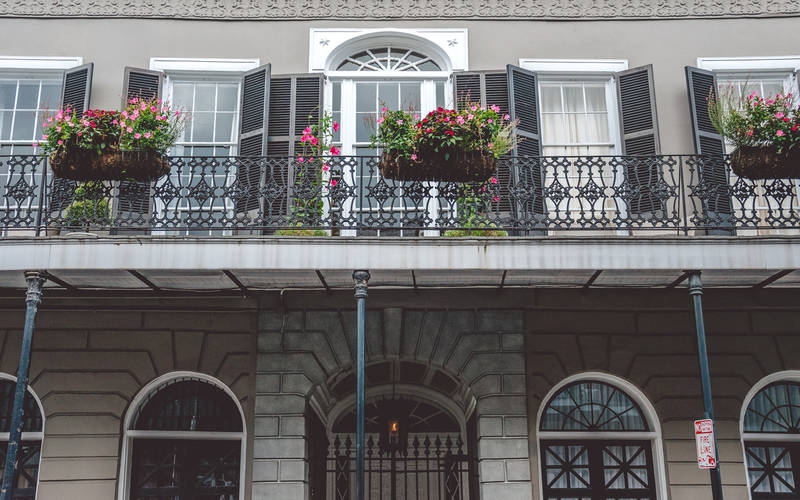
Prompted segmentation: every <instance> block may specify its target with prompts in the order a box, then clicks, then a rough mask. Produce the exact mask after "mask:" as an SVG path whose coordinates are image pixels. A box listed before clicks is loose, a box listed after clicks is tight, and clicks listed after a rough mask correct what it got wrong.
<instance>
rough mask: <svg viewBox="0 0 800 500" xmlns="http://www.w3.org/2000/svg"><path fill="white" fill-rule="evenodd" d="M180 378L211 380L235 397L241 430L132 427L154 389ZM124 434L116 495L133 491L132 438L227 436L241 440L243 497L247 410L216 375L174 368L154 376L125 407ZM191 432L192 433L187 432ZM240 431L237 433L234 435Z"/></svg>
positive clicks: (242, 490)
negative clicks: (211, 430) (178, 429)
mask: <svg viewBox="0 0 800 500" xmlns="http://www.w3.org/2000/svg"><path fill="white" fill-rule="evenodd" d="M180 378H196V379H200V380H203V381H205V382H208V383H210V384H212V385H214V386H216V387H219V388H220V389H222V390H223V391H225V393H226V394H227V395H228V396H229V397H230V398H231V399H232V400H233V402H234V403H235V404H236V408H238V409H239V416H240V417H241V418H242V432H241V433H238V432H192V431H189V432H186V431H163V432H161V431H137V430H134V429H130V427H131V425H132V423H133V422H132V419H133V416H134V415H135V414H136V412H137V411H138V410H139V407H140V406H141V405H142V403H143V402H144V401H145V399H146V398H147V397H148V396H149V395H150V394H151V393H152V392H153V391H156V390H158V388H159V387H161V386H162V385H164V384H166V383H168V382H169V381H170V380H174V379H180ZM122 429H123V431H122V432H123V436H122V447H121V450H120V467H119V480H118V482H117V484H118V487H117V499H118V500H127V498H128V497H129V493H130V472H129V469H130V466H131V454H132V452H133V444H132V443H133V439H134V438H137V437H138V438H141V437H147V438H148V439H224V440H237V439H238V440H240V441H241V444H242V445H241V456H240V459H239V500H244V498H245V489H246V481H245V479H246V472H247V422H246V420H245V416H244V410H243V409H242V405H241V403H240V402H239V398H237V397H236V395H235V394H234V393H233V391H232V390H231V389H230V387H228V386H227V385H226V384H225V383H223V382H222V381H221V380H219V379H218V378H216V377H212V376H211V375H207V374H205V373H200V372H192V371H185V370H180V371H173V372H169V373H165V374H163V375H161V376H159V377H156V378H155V379H153V380H151V381H150V382H149V383H148V384H146V385H145V386H144V387H142V389H140V390H139V392H138V393H136V396H134V397H133V399H132V400H131V403H130V405H128V408H127V410H126V411H125V418H124V419H123V427H122ZM188 434H191V436H188ZM234 435H238V437H234Z"/></svg>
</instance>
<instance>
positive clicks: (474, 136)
mask: <svg viewBox="0 0 800 500" xmlns="http://www.w3.org/2000/svg"><path fill="white" fill-rule="evenodd" d="M378 125H379V126H378V133H377V134H376V135H373V137H372V147H380V148H383V149H385V150H390V151H393V152H394V153H395V154H397V155H399V156H401V157H404V158H406V159H408V160H411V161H416V160H417V159H418V157H421V156H422V155H423V154H425V153H426V152H430V151H433V152H436V153H444V155H445V157H448V156H450V155H451V154H452V153H455V152H458V151H465V152H466V151H480V152H485V153H491V155H493V156H494V157H495V158H499V157H500V156H502V155H504V154H506V153H507V152H508V151H510V150H511V148H512V147H513V140H514V128H515V125H516V123H515V122H514V121H511V119H510V117H509V115H501V114H500V108H499V107H498V106H495V105H492V106H489V107H488V108H486V107H484V106H480V105H478V104H466V105H464V106H463V109H462V110H461V111H456V110H454V109H444V108H441V107H440V108H437V109H435V110H434V111H431V112H430V113H428V114H427V115H426V116H425V117H424V118H422V119H421V120H420V119H419V115H417V116H414V117H412V116H411V114H409V113H406V112H404V111H389V110H388V109H386V108H383V110H382V113H381V116H380V117H379V118H378Z"/></svg>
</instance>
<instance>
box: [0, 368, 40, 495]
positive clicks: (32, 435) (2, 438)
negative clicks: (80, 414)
mask: <svg viewBox="0 0 800 500" xmlns="http://www.w3.org/2000/svg"><path fill="white" fill-rule="evenodd" d="M0 379H2V380H8V381H10V382H13V383H14V384H16V383H17V377H15V376H14V375H11V374H9V373H3V372H0ZM28 393H30V395H31V396H33V400H34V401H36V405H37V406H38V407H39V414H40V415H41V416H42V431H41V432H22V433H20V439H19V440H20V442H22V441H39V446H40V448H39V449H40V453H39V472H38V473H37V475H36V489H35V492H34V497H33V498H34V500H35V499H37V498H39V483H41V481H40V480H39V473H41V471H42V453H41V450H44V429H45V427H44V426H45V424H46V420H47V419H46V418H45V414H44V406H42V400H41V399H39V395H38V394H36V391H34V390H33V387H31V386H30V384H29V385H28ZM10 434H11V433H10V432H0V443H5V444H6V445H7V444H8V440H9V438H10Z"/></svg>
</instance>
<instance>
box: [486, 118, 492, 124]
mask: <svg viewBox="0 0 800 500" xmlns="http://www.w3.org/2000/svg"><path fill="white" fill-rule="evenodd" d="M493 121H494V120H492V119H491V118H489V119H488V120H486V123H493Z"/></svg>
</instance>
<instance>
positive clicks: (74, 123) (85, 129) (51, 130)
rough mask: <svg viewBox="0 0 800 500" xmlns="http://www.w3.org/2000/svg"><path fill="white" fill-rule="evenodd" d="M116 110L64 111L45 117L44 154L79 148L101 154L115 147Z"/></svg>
mask: <svg viewBox="0 0 800 500" xmlns="http://www.w3.org/2000/svg"><path fill="white" fill-rule="evenodd" d="M118 116H119V114H118V113H117V112H116V111H104V110H100V109H89V110H86V111H84V112H83V113H82V114H78V113H74V112H73V111H72V110H71V109H69V108H67V109H64V110H60V111H58V112H57V113H56V114H55V116H51V117H48V118H47V119H46V120H45V121H44V124H43V125H42V140H41V141H39V143H38V145H40V146H42V148H43V149H44V151H45V154H48V155H49V154H53V153H58V152H62V151H66V150H67V149H69V148H80V149H89V150H95V151H97V154H102V153H103V152H105V151H106V150H108V149H109V148H113V147H115V146H116V144H117V141H118V138H119V127H118V126H117V123H118V120H117V118H118Z"/></svg>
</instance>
